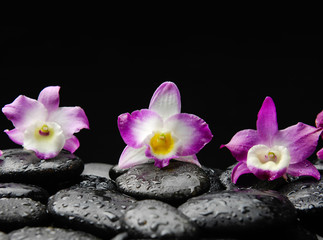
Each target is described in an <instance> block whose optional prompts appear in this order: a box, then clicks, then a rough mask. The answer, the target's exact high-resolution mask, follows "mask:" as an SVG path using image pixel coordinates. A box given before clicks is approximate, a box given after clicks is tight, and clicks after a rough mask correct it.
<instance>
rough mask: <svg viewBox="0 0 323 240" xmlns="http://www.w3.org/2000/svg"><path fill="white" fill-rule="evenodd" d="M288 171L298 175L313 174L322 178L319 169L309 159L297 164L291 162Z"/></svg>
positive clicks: (318, 178) (317, 177)
mask: <svg viewBox="0 0 323 240" xmlns="http://www.w3.org/2000/svg"><path fill="white" fill-rule="evenodd" d="M287 173H288V174H290V175H292V176H296V177H298V176H304V175H305V176H312V177H314V178H316V179H317V180H320V178H321V175H320V173H319V171H318V170H317V169H316V168H315V167H314V165H313V164H312V163H311V162H310V161H308V160H304V161H302V162H298V163H295V164H290V165H289V167H288V169H287Z"/></svg>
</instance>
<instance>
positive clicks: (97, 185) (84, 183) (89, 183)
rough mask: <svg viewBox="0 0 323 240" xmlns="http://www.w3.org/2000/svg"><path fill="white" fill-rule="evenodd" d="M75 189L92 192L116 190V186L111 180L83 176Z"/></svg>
mask: <svg viewBox="0 0 323 240" xmlns="http://www.w3.org/2000/svg"><path fill="white" fill-rule="evenodd" d="M74 187H77V188H78V187H81V188H87V189H92V190H116V186H115V184H114V183H113V182H112V181H111V180H110V179H107V178H104V177H99V176H94V175H81V176H80V182H79V183H78V184H76V185H75V186H73V188H74Z"/></svg>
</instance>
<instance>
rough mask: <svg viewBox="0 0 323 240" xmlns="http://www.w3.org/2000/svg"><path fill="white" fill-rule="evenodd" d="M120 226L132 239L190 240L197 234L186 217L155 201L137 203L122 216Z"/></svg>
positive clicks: (172, 208)
mask: <svg viewBox="0 0 323 240" xmlns="http://www.w3.org/2000/svg"><path fill="white" fill-rule="evenodd" d="M122 225H123V226H124V228H125V230H127V232H128V234H129V235H130V236H131V237H134V238H145V239H146V238H152V239H192V238H194V237H196V236H197V234H198V227H197V226H196V225H195V224H194V223H192V222H190V220H189V219H188V217H186V216H185V215H183V214H182V213H181V212H179V211H178V210H177V209H176V208H174V207H172V206H170V205H168V204H166V203H163V202H160V201H157V200H143V201H139V202H137V203H136V204H135V205H134V206H133V207H131V208H130V209H129V210H128V211H127V212H126V213H125V215H124V216H123V218H122Z"/></svg>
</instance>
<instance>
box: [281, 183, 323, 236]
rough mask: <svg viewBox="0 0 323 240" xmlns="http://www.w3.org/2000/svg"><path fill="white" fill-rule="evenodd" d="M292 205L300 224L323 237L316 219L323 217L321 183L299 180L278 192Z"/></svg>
mask: <svg viewBox="0 0 323 240" xmlns="http://www.w3.org/2000/svg"><path fill="white" fill-rule="evenodd" d="M279 192H280V193H282V194H284V195H286V196H287V197H288V199H289V200H290V201H291V202H292V203H293V204H294V206H295V208H296V209H297V212H298V215H299V217H300V219H301V220H302V222H303V223H304V224H305V225H306V226H307V227H309V228H310V229H313V230H315V231H317V232H318V233H320V234H321V235H323V230H322V224H321V223H320V222H319V221H317V219H320V218H322V216H323V181H322V180H320V181H316V180H314V179H311V180H310V179H301V180H299V181H296V182H292V183H290V184H288V185H286V186H284V187H282V188H281V189H280V190H279Z"/></svg>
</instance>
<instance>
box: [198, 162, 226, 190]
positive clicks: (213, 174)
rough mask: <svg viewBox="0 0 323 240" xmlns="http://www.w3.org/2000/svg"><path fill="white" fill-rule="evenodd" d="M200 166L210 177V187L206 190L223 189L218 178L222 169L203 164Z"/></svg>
mask: <svg viewBox="0 0 323 240" xmlns="http://www.w3.org/2000/svg"><path fill="white" fill-rule="evenodd" d="M202 168H203V170H204V172H205V173H206V174H207V175H208V177H209V179H210V189H209V191H208V192H217V191H220V190H224V186H223V185H222V183H221V180H220V176H221V174H222V172H223V171H222V170H220V169H213V168H208V167H205V166H203V167H202Z"/></svg>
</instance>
